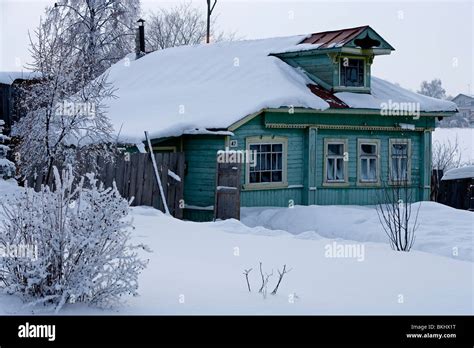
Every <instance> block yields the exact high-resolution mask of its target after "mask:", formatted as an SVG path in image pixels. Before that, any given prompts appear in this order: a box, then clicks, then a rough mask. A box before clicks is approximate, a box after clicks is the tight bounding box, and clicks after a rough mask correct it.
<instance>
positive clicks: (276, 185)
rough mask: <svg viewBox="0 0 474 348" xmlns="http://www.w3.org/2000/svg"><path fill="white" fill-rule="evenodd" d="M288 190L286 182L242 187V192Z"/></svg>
mask: <svg viewBox="0 0 474 348" xmlns="http://www.w3.org/2000/svg"><path fill="white" fill-rule="evenodd" d="M286 188H288V183H287V182H278V183H277V182H269V183H258V184H244V185H242V189H243V191H254V190H274V189H286Z"/></svg>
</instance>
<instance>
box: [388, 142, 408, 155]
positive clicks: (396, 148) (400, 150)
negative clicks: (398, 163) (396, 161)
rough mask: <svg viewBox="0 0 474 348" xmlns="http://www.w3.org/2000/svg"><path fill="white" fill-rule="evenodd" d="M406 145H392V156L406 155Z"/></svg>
mask: <svg viewBox="0 0 474 348" xmlns="http://www.w3.org/2000/svg"><path fill="white" fill-rule="evenodd" d="M407 154H408V151H407V144H393V146H392V156H402V155H405V156H406V155H407Z"/></svg>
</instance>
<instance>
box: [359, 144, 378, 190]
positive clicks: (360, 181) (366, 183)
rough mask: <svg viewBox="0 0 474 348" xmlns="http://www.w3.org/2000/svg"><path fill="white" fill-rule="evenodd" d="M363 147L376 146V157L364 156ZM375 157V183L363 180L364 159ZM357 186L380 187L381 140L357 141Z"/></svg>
mask: <svg viewBox="0 0 474 348" xmlns="http://www.w3.org/2000/svg"><path fill="white" fill-rule="evenodd" d="M362 145H375V156H366V155H363V154H362V149H361V147H362ZM369 157H375V159H376V163H375V170H376V171H377V172H376V178H375V181H367V180H362V159H363V158H369ZM357 185H358V186H380V139H357Z"/></svg>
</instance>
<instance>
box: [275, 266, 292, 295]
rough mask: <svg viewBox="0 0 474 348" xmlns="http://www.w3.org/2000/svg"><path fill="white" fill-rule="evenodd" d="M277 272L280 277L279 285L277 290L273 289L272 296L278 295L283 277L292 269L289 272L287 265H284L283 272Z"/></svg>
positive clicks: (276, 287)
mask: <svg viewBox="0 0 474 348" xmlns="http://www.w3.org/2000/svg"><path fill="white" fill-rule="evenodd" d="M277 271H278V276H279V277H278V283H277V285H276V286H275V289H273V291H272V295H276V293H277V291H278V287H279V286H280V283H281V281H282V279H283V276H284V275H285V274H286V273H289V272H290V271H291V269H289V270H287V269H286V265H283V270H282V271H281V272H280V270H279V269H277Z"/></svg>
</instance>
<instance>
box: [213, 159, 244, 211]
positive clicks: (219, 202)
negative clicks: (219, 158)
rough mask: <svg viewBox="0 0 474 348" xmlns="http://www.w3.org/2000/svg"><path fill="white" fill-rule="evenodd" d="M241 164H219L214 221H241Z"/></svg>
mask: <svg viewBox="0 0 474 348" xmlns="http://www.w3.org/2000/svg"><path fill="white" fill-rule="evenodd" d="M241 168H242V164H241V163H219V162H217V173H216V193H215V202H214V219H221V220H225V219H232V218H233V219H237V220H239V219H240V173H241Z"/></svg>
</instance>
